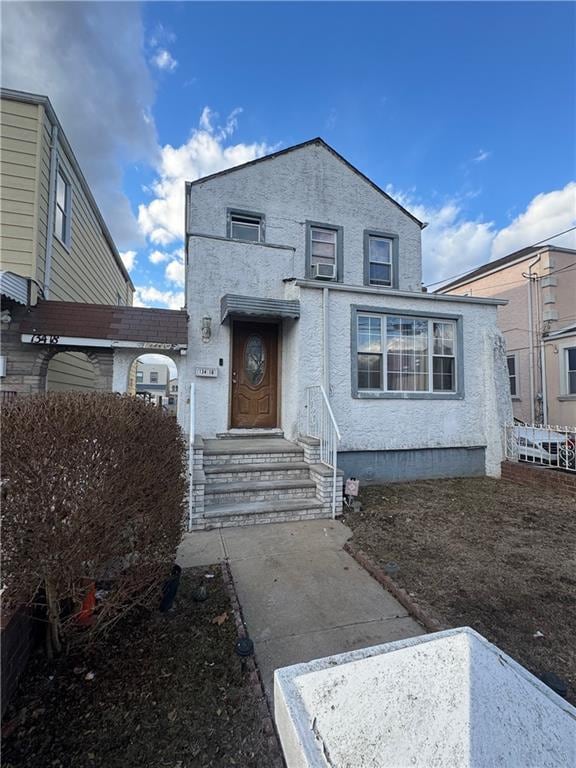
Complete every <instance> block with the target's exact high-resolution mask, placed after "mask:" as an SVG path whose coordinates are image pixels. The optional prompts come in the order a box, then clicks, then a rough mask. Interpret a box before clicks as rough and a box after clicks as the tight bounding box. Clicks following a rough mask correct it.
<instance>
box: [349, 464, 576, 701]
mask: <svg viewBox="0 0 576 768" xmlns="http://www.w3.org/2000/svg"><path fill="white" fill-rule="evenodd" d="M361 502H362V512H360V513H348V514H347V515H346V517H345V520H344V522H345V523H346V524H347V525H349V526H350V528H351V529H352V530H353V532H354V538H353V542H354V543H355V544H357V545H358V546H359V547H360V548H361V549H363V550H364V551H365V552H366V554H368V555H369V556H370V558H371V559H372V560H373V561H375V562H377V563H378V564H379V565H380V566H385V565H386V564H387V563H390V562H394V563H396V564H397V565H398V566H399V571H398V573H397V574H396V575H395V576H394V579H395V580H396V581H397V582H398V583H399V584H400V585H401V586H402V587H404V589H406V590H407V591H408V592H409V593H410V594H411V596H412V597H413V599H414V600H415V601H416V602H418V603H419V604H420V605H421V606H422V607H423V608H425V609H427V610H428V612H429V613H431V614H433V615H434V616H436V617H437V618H439V619H440V620H442V619H443V620H444V622H443V623H445V624H447V625H449V626H455V627H456V626H466V625H467V626H471V627H473V628H474V629H476V630H477V631H478V632H480V633H481V634H482V635H484V636H485V637H487V638H488V639H489V640H491V641H492V642H494V643H496V644H497V645H498V646H500V648H502V649H503V650H504V651H506V652H507V653H509V654H510V655H511V656H512V657H513V658H515V659H516V660H518V661H520V662H521V663H522V664H524V665H525V666H526V667H527V668H528V669H529V670H531V671H532V672H533V673H534V674H536V675H541V674H543V673H544V672H546V671H552V672H555V673H556V674H557V675H559V676H560V677H561V678H562V679H564V680H565V681H566V682H568V684H569V699H570V701H572V703H576V644H575V643H574V637H575V635H576V501H575V500H574V499H571V498H570V497H568V496H565V495H563V494H560V493H555V492H550V491H540V490H538V491H536V490H533V489H530V488H527V487H523V486H521V485H516V484H514V483H509V482H504V481H497V480H490V479H488V478H481V479H463V480H433V481H423V482H415V483H410V484H393V485H392V484H391V485H385V486H378V487H371V488H366V489H364V490H363V491H362V493H361Z"/></svg>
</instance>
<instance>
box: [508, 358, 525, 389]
mask: <svg viewBox="0 0 576 768" xmlns="http://www.w3.org/2000/svg"><path fill="white" fill-rule="evenodd" d="M509 357H512V358H513V359H514V378H515V379H516V394H515V395H513V394H512V390H510V397H511V398H512V400H521V399H522V398H521V396H520V375H519V373H518V361H519V359H520V356H519V355H518V352H507V353H506V370H508V358H509ZM508 381H510V375H508Z"/></svg>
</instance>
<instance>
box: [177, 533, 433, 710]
mask: <svg viewBox="0 0 576 768" xmlns="http://www.w3.org/2000/svg"><path fill="white" fill-rule="evenodd" d="M350 536H351V531H350V529H349V528H347V527H346V526H345V525H343V524H342V523H340V522H337V521H332V520H310V521H306V522H299V523H276V524H270V525H254V526H246V527H243V528H222V529H216V530H212V531H198V532H196V533H191V534H187V535H186V536H185V538H184V541H183V542H182V544H181V546H180V549H179V555H178V562H179V563H180V565H182V566H183V567H184V568H186V567H192V566H196V565H209V564H211V563H215V562H218V561H220V560H222V559H224V558H227V559H228V560H229V561H230V566H231V569H232V574H233V577H234V582H235V584H236V589H237V591H238V597H239V599H240V605H241V606H242V610H243V613H244V619H245V621H246V625H247V627H248V632H249V634H250V636H251V637H252V639H253V640H254V645H255V650H256V657H257V661H258V665H259V667H260V672H261V674H262V677H263V680H264V687H265V689H266V693H267V695H268V697H269V699H270V701H272V693H273V674H274V670H275V669H276V668H277V667H285V666H287V665H289V664H296V663H297V662H302V661H310V660H312V659H317V658H321V657H323V656H329V655H331V654H334V653H342V652H344V651H351V650H355V649H357V648H365V647H367V646H370V645H376V644H378V643H387V642H390V641H392V640H400V639H402V638H405V637H413V636H414V635H420V634H423V633H424V630H423V629H422V627H421V626H420V625H419V624H417V623H416V622H415V621H414V620H413V619H411V618H410V617H409V616H408V614H407V613H406V610H405V609H404V608H403V607H402V606H401V605H400V603H398V602H397V601H396V600H395V599H394V598H393V597H392V596H391V595H390V594H389V593H388V592H386V590H384V589H383V588H382V587H381V586H380V585H379V584H378V583H377V582H376V581H374V579H372V577H371V576H369V575H368V574H367V573H366V571H365V570H364V569H363V568H361V567H360V566H359V565H358V564H357V563H356V561H355V560H354V559H353V558H352V557H350V555H348V553H346V552H344V550H343V549H342V546H343V544H344V542H345V541H346V540H347V539H348V538H349V537H350Z"/></svg>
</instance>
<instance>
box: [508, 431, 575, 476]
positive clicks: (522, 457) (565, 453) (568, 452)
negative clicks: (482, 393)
mask: <svg viewBox="0 0 576 768" xmlns="http://www.w3.org/2000/svg"><path fill="white" fill-rule="evenodd" d="M505 451H506V458H507V459H509V460H511V461H525V462H528V463H529V464H538V465H541V466H544V467H553V468H555V469H564V470H567V471H568V472H576V427H554V426H551V425H545V426H543V425H542V424H509V425H507V426H506V427H505Z"/></svg>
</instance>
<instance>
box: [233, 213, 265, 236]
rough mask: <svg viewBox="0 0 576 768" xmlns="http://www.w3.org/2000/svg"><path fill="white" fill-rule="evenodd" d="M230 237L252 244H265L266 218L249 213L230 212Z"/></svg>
mask: <svg viewBox="0 0 576 768" xmlns="http://www.w3.org/2000/svg"><path fill="white" fill-rule="evenodd" d="M228 237H230V238H232V239H233V240H246V241H247V242H251V243H262V242H264V216H263V215H262V214H259V213H250V212H247V211H229V212H228Z"/></svg>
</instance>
